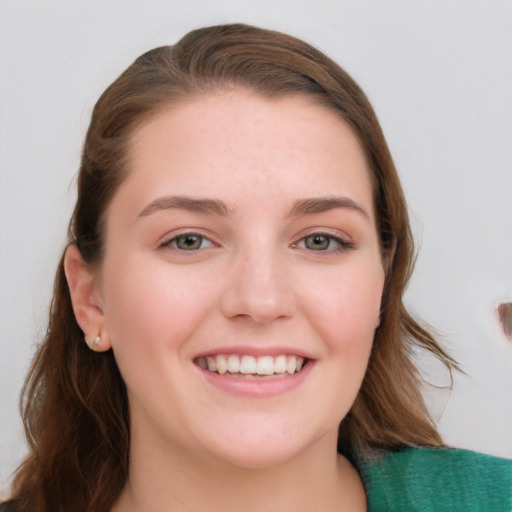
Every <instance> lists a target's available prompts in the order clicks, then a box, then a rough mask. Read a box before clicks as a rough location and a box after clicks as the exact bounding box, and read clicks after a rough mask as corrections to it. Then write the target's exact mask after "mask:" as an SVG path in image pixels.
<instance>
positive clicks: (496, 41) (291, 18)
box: [0, 0, 512, 488]
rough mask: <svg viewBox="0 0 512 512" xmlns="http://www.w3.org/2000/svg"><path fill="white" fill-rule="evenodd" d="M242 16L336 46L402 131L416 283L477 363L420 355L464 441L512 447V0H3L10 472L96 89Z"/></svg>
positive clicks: (0, 422) (448, 435)
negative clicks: (510, 311)
mask: <svg viewBox="0 0 512 512" xmlns="http://www.w3.org/2000/svg"><path fill="white" fill-rule="evenodd" d="M231 21H243V22H247V23H251V24H256V25H261V26H265V27H269V28H275V29H278V30H282V31H285V32H286V31H288V32H290V33H292V34H294V35H297V36H299V37H302V38H304V39H306V40H308V41H309V42H311V43H313V44H314V45H316V46H318V47H320V48H322V49H323V50H325V51H326V52H327V53H328V54H329V55H331V56H332V57H333V58H334V59H335V60H337V61H338V62H339V63H341V64H342V65H343V66H345V67H346V69H347V70H348V71H349V72H350V73H351V74H352V75H353V76H354V77H355V78H356V79H357V80H358V81H359V82H360V83H361V84H362V86H363V87H364V88H365V90H366V91H367V93H368V95H369V97H370V99H371V100H372V101H373V103H374V105H375V108H376V110H377V113H378V115H379V117H380V119H381V122H382V125H383V128H384V131H385V133H386V135H387V138H388V141H389V144H390V147H391V150H392V153H393V155H394V158H395V160H396V163H397V166H398V169H399V172H400V175H401V177H402V180H403V184H404V188H405V191H406V195H407V197H408V199H409V203H410V210H411V215H412V218H413V221H414V227H415V232H416V235H417V238H418V241H419V245H420V249H421V252H420V256H419V258H418V263H417V270H416V273H415V276H414V278H413V280H412V282H411V285H410V288H409V291H408V293H407V303H408V305H409V306H410V308H411V310H412V311H413V312H414V313H415V314H418V315H421V317H422V318H423V319H424V320H425V321H427V322H429V323H430V324H432V325H433V326H435V328H436V329H437V330H438V332H439V333H440V336H441V338H442V340H443V342H444V344H445V345H446V347H447V349H448V350H449V351H450V352H451V353H452V354H453V355H454V356H455V357H456V359H458V360H459V362H460V363H461V366H462V367H463V369H464V370H465V372H466V375H463V374H457V375H455V383H454V388H453V391H452V392H449V391H448V389H447V388H446V386H447V385H448V384H449V379H448V378H447V376H446V375H445V374H443V373H440V372H439V368H437V367H436V365H435V364H433V362H432V361H428V360H425V359H424V358H422V359H421V365H422V366H423V367H424V371H425V379H426V380H427V381H428V382H429V383H430V384H427V385H426V394H427V396H428V398H429V401H430V403H431V407H432V413H433V415H434V416H435V417H436V419H437V420H438V421H439V428H440V430H441V432H442V433H443V435H444V436H445V439H446V441H447V442H448V443H451V444H453V445H456V446H460V447H467V448H472V449H475V450H479V451H483V452H487V453H492V454H498V455H504V456H509V457H512V393H511V390H512V349H511V346H512V344H511V343H509V342H507V341H506V340H505V338H504V337H503V336H502V335H501V334H500V331H499V328H498V325H497V322H496V321H495V317H494V308H495V306H496V305H497V303H498V302H499V301H501V300H505V299H508V300H512V265H511V262H512V237H511V230H510V225H511V221H512V201H511V195H512V194H511V192H512V169H511V165H512V145H511V140H512V99H511V95H510V90H511V86H512V2H510V1H508V0H490V1H486V2H483V1H468V0H464V1H455V0H448V1H437V0H434V1H423V0H419V1H418V0H415V1H403V0H393V1H391V0H390V1H377V0H373V1H371V0H368V1H366V2H358V1H336V0H333V1H320V0H317V1H301V0H293V1H285V0H271V1H268V0H258V1H257V2H233V1H230V0H228V1H214V2H211V1H198V0H192V1H191V0H188V1H184V0H179V1H162V2H156V1H151V0H150V1H135V2H126V1H121V2H119V1H113V0H105V1H102V2H96V1H73V2H69V1H57V0H54V1H48V0H47V1H28V2H18V1H8V0H7V1H6V0H4V1H3V2H0V57H1V61H0V62H1V79H0V80H1V81H0V102H1V103H0V107H1V119H0V130H1V132H0V136H1V148H0V149H1V153H0V158H1V174H0V263H1V265H0V294H1V295H0V300H1V303H0V306H1V307H0V314H1V321H0V331H1V334H0V340H1V346H2V357H1V358H0V381H1V385H0V453H1V454H2V457H1V460H0V488H2V487H5V486H6V484H7V481H8V477H9V474H10V472H11V471H12V470H13V469H14V468H15V466H16V465H17V463H18V462H19V460H20V458H21V456H22V454H23V453H24V444H23V438H22V427H21V424H20V421H19V419H18V412H17V398H18V394H19V390H20V388H21V385H22V380H23V376H24V374H25V372H26V369H27V366H28V363H29V360H30V357H31V354H32V353H33V349H34V344H35V343H36V341H37V340H39V339H40V338H41V336H42V334H43V332H44V328H45V316H46V312H47V307H48V302H49V297H50V292H51V286H52V279H53V273H54V269H55V265H56V263H57V260H58V258H59V255H60V253H61V250H62V248H63V242H64V235H65V229H66V224H67V219H68V217H69V214H70V211H71V208H72V204H73V198H74V192H73V177H74V175H75V172H76V170H77V165H78V159H79V152H80V145H81V139H82V137H83V135H84V132H85V130H86V126H87V123H88V118H89V115H90V111H91V108H92V105H93V104H94V101H95V100H96V98H97V97H98V95H99V94H100V93H101V92H102V90H103V89H104V88H105V87H106V85H107V84H108V83H109V82H110V81H112V80H113V79H114V78H115V77H116V76H117V75H118V74H119V73H120V72H121V71H122V70H123V69H124V68H125V67H126V66H127V65H128V64H129V63H130V62H131V61H132V60H133V59H134V58H135V57H136V56H137V55H138V54H140V53H142V52H143V51H145V50H147V49H149V48H152V47H154V46H157V45H161V44H168V43H172V42H174V41H175V40H176V39H177V38H179V37H180V36H181V35H183V34H184V33H185V32H186V31H188V30H190V29H192V28H195V27H199V26H203V25H207V24H215V23H224V22H231Z"/></svg>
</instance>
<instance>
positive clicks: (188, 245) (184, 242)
mask: <svg viewBox="0 0 512 512" xmlns="http://www.w3.org/2000/svg"><path fill="white" fill-rule="evenodd" d="M159 247H160V248H166V247H168V248H171V249H176V250H179V251H198V250H199V249H206V248H208V247H215V244H214V243H213V242H212V241H211V240H210V239H208V238H206V237H205V236H202V235H198V234H197V233H182V234H180V235H178V236H175V237H173V238H170V239H169V240H166V241H164V242H163V243H161V244H160V245H159Z"/></svg>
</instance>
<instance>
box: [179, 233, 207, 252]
mask: <svg viewBox="0 0 512 512" xmlns="http://www.w3.org/2000/svg"><path fill="white" fill-rule="evenodd" d="M177 245H178V247H180V249H188V250H191V249H198V248H199V246H200V245H201V237H200V236H196V235H185V236H180V237H179V238H178V240H177Z"/></svg>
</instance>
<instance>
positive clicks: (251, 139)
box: [121, 90, 372, 210]
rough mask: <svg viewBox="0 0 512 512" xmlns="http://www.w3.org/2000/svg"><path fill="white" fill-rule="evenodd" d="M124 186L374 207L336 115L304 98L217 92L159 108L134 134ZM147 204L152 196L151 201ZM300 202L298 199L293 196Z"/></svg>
mask: <svg viewBox="0 0 512 512" xmlns="http://www.w3.org/2000/svg"><path fill="white" fill-rule="evenodd" d="M128 156H129V158H128V161H129V169H128V171H129V172H128V177H127V179H126V183H125V184H123V185H122V187H121V188H122V189H123V188H126V187H129V188H131V189H133V190H137V191H138V192H139V193H140V194H145V193H146V194H147V195H151V194H153V195H154V194H156V193H157V192H158V189H159V188H161V187H163V188H169V189H173V190H169V192H172V193H173V194H189V195H191V194H193V195H195V196H202V195H204V196H207V197H210V196H212V194H213V195H221V196H222V195H224V196H227V197H224V199H227V200H228V201H227V202H236V201H237V199H239V198H242V199H243V198H244V197H245V196H247V195H248V194H252V195H254V194H257V193H263V194H264V195H266V197H267V198H268V197H269V196H272V197H275V198H280V199H281V201H282V202H283V201H286V198H287V197H288V196H291V195H296V196H301V197H307V196H320V195H321V196H325V195H328V194H329V193H334V192H336V193H343V194H344V195H347V194H348V195H355V196H357V199H358V200H359V201H363V202H365V203H367V204H366V206H367V207H369V209H370V210H371V209H372V205H371V202H372V199H371V197H372V193H371V183H370V174H369V172H368V169H367V165H366V160H365V156H364V153H363V151H362V149H361V146H360V144H359V142H358V140H357V138H356V137H355V136H354V134H353V133H352V131H351V129H350V127H349V126H348V124H347V123H346V122H344V121H343V120H342V118H341V116H340V115H339V114H338V113H337V112H335V111H334V110H331V109H328V108H327V107H325V106H322V105H320V104H318V103H317V102H315V101H314V99H310V98H308V97H307V96H302V95H293V96H284V97H278V98H271V99H268V98H262V97H260V96H257V95H255V94H251V93H249V92H246V91H240V90H236V91H219V92H216V93H212V94H208V95H205V96H202V97H199V98H193V99H188V100H186V101H182V102H180V103H178V104H174V105H171V106H169V107H167V108H165V109H162V110H160V111H159V112H158V113H157V114H155V115H154V116H153V117H151V118H150V119H149V120H147V121H146V122H144V123H143V124H141V125H140V126H139V127H138V128H137V129H136V130H135V131H134V133H133V135H132V138H131V141H130V148H129V155H128ZM148 199H149V198H148ZM293 199H294V200H295V199H297V197H293Z"/></svg>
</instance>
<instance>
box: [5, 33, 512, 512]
mask: <svg viewBox="0 0 512 512" xmlns="http://www.w3.org/2000/svg"><path fill="white" fill-rule="evenodd" d="M412 259H413V247H412V241H411V234H410V228H409V223H408V218H407V210H406V205H405V201H404V198H403V194H402V190H401V187H400V183H399V181H398V177H397V174H396V171H395V169H394V166H393V162H392V159H391V156H390V154H389V151H388V148H387V145H386V142H385V140H384V137H383V135H382V132H381V129H380V127H379V124H378V121H377V119H376V117H375V114H374V112H373V110H372V108H371V106H370V104H369V103H368V100H367V99H366V97H365V95H364V93H363V92H362V91H361V89H360V88H359V87H358V86H357V84H355V83H354V81H353V80H352V79H351V78H350V77H349V76H348V75H347V74H346V73H345V72H344V71H343V70H342V69H341V68H339V66H337V65H336V64H335V63H333V62H332V61H331V60H330V59H328V58H327V57H326V56H324V55H323V54H322V53H321V52H319V51H317V50H315V49H314V48H311V47H310V46H309V45H307V44H305V43H303V42H301V41H299V40H297V39H294V38H292V37H289V36H286V35H283V34H279V33H275V32H270V31H265V30H260V29H256V28H253V27H248V26H243V25H230V26H221V27H211V28H206V29H202V30H197V31H193V32H191V33H189V34H188V35H186V36H185V37H184V38H183V39H182V40H181V41H179V42H178V43H177V44H176V45H174V46H172V47H163V48H157V49H155V50H152V51H150V52H148V53H147V54H145V55H143V56H141V57H140V58H139V59H137V60H136V61H135V63H134V64H133V65H132V66H130V67H129V68H128V69H127V70H126V71H125V72H124V73H123V74H122V75H121V76H120V77H119V78H118V79H117V80H116V81H115V82H114V83H113V84H112V85H111V86H110V87H109V88H108V89H107V90H106V91H105V93H104V94H103V95H102V97H101V98H100V99H99V101H98V103H97V104H96V106H95V109H94V112H93V116H92V120H91V124H90V127H89V130H88V133H87V136H86V140H85V145H84V150H83V155H82V162H81V168H80V173H79V178H78V200H77V204H76V207H75V211H74V213H73V217H72V220H71V224H70V230H69V244H68V247H67V249H66V251H65V254H64V255H63V258H62V260H61V263H60V265H59V269H58V273H57V278H56V284H55V294H54V300H53V304H52V310H51V315H50V321H49V328H48V334H47V336H46V339H45V341H44V343H43V344H42V346H41V348H40V349H39V351H38V354H37V356H36V359H35V361H34V364H33V367H32V369H31V372H30V374H29V377H28V379H27V385H26V389H25V397H26V402H25V424H26V429H27V437H28V439H29V443H30V446H31V451H30V453H29V456H28V457H27V459H26V461H25V462H24V463H23V464H22V466H21V467H20V468H19V470H18V473H17V475H16V478H15V481H14V485H13V494H12V501H11V502H9V504H5V505H4V509H5V510H19V511H38V512H39V511H50V510H51V511H58V510H62V511H69V510H73V511H78V510H84V511H85V510H87V511H108V510H112V511H115V512H125V511H132V510H145V511H146V510H147V511H149V510H155V511H159V512H164V511H167V510H169V511H171V510H180V511H184V510H190V511H196V510H238V509H240V508H242V507H243V508H245V509H246V510H247V509H248V510H254V511H256V510H262V509H263V510H269V511H272V510H276V511H277V510H279V511H282V510H292V509H293V510H296V511H301V510H323V511H330V510H333V511H334V510H337V511H338V510H351V511H356V510H366V509H369V510H423V511H425V510H441V509H443V508H444V509H445V510H466V511H467V510H484V509H485V510H508V509H509V508H510V502H511V499H512V497H511V496H510V492H509V489H508V488H507V483H508V481H509V479H510V475H511V471H512V470H511V466H510V464H509V463H508V462H507V461H504V460H501V459H495V458H492V457H487V456H484V455H478V454H474V453H470V452H465V451H459V450H449V449H447V448H445V447H444V445H443V442H442V440H441V438H440V436H439V434H438V433H437V432H436V429H435V427H434V426H433V424H432V422H431V421H430V419H429V416H428V413H427V410H426V408H425V406H424V404H423V401H422V398H421V394H420V390H419V381H418V376H417V372H416V369H415V367H414V365H413V364H412V363H411V361H410V359H409V357H408V355H409V353H410V351H411V348H412V347H413V346H418V347H420V348H423V349H426V350H428V351H430V352H432V353H433V354H434V355H435V356H436V357H438V358H439V359H440V360H441V361H443V362H444V363H445V365H446V366H447V369H448V370H449V371H451V369H452V368H454V366H455V364H454V362H453V360H452V359H451V358H450V357H449V356H448V355H447V354H446V353H445V352H444V351H443V349H442V348H441V347H440V346H439V345H438V344H437V343H436V341H435V340H434V339H433V337H432V336H431V335H430V334H429V333H428V332H427V331H425V330H424V329H423V328H422V327H421V326H420V325H419V324H418V323H416V322H415V321H414V320H413V319H412V318H411V317H410V316H409V315H408V313H407V311H406V310H405V309H404V307H403V304H402V294H403V291H404V288H405V285H406V282H407V280H408V277H409V274H410V271H411V267H412ZM468 468H469V469H468ZM475 473H476V475H477V476H478V478H473V476H474V474H475ZM9 507H11V508H9Z"/></svg>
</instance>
